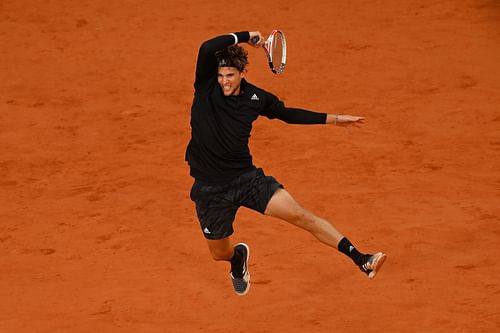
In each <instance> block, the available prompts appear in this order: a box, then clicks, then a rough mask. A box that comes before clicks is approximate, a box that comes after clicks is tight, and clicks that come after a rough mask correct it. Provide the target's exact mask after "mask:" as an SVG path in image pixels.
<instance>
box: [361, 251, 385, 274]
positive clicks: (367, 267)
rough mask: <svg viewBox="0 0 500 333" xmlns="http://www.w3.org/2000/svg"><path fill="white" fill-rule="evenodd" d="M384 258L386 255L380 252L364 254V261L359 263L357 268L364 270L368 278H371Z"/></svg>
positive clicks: (380, 266)
mask: <svg viewBox="0 0 500 333" xmlns="http://www.w3.org/2000/svg"><path fill="white" fill-rule="evenodd" d="M385 259H387V256H386V255H385V254H384V253H382V252H378V253H375V254H367V255H365V256H364V263H363V264H361V265H359V269H361V271H362V272H365V273H366V275H368V278H369V279H373V278H374V277H375V275H377V273H378V271H380V268H382V265H383V264H384V261H385Z"/></svg>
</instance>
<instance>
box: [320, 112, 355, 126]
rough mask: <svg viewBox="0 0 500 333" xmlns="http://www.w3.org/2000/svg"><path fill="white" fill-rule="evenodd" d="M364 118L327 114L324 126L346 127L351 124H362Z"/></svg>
mask: <svg viewBox="0 0 500 333" xmlns="http://www.w3.org/2000/svg"><path fill="white" fill-rule="evenodd" d="M364 120H365V117H360V116H352V115H349V114H327V115H326V120H325V124H332V125H337V126H348V125H352V124H362V123H363V122H364Z"/></svg>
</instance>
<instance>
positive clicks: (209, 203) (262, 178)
mask: <svg viewBox="0 0 500 333" xmlns="http://www.w3.org/2000/svg"><path fill="white" fill-rule="evenodd" d="M282 187H283V186H282V185H281V184H280V183H278V181H276V179H274V177H271V176H266V175H265V174H264V172H263V171H262V169H255V170H252V171H250V172H248V173H245V174H243V175H241V176H239V177H238V178H236V179H234V180H232V181H231V182H229V183H227V184H221V185H213V184H206V183H203V182H201V181H198V180H195V182H194V184H193V187H192V188H191V200H193V201H194V202H195V204H196V213H197V215H198V220H199V221H200V225H201V230H202V231H203V235H205V238H207V239H222V238H226V237H228V236H230V235H232V234H233V221H234V218H235V216H236V212H237V210H238V208H239V207H241V206H243V207H247V208H250V209H252V210H255V211H257V212H259V213H261V214H264V211H265V210H266V207H267V204H268V203H269V200H271V197H272V196H273V194H274V192H276V190H277V189H278V188H282Z"/></svg>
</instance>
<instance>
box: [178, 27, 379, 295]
mask: <svg viewBox="0 0 500 333" xmlns="http://www.w3.org/2000/svg"><path fill="white" fill-rule="evenodd" d="M256 36H257V37H259V38H258V40H259V42H257V43H255V44H252V43H251V42H250V39H251V38H253V37H256ZM262 40H263V39H262V35H261V34H260V32H248V31H242V32H236V33H231V34H227V35H221V36H217V37H215V38H213V39H210V40H208V41H206V42H204V43H203V44H202V45H201V47H200V49H199V53H198V60H197V64H196V77H195V82H194V88H195V93H194V100H193V104H192V107H191V140H190V142H189V144H188V146H187V149H186V161H187V162H188V164H189V166H190V174H191V176H192V177H193V178H194V183H193V186H192V188H191V194H190V196H191V200H193V201H194V203H195V205H196V213H197V215H198V219H199V222H200V226H201V231H202V232H203V234H204V236H205V238H206V240H207V244H208V248H209V250H210V253H211V255H212V257H213V259H214V260H217V261H228V262H229V263H230V264H231V270H230V277H231V280H232V284H233V287H234V291H235V292H236V294H238V295H245V294H246V293H247V292H248V290H249V288H250V273H249V271H248V260H249V256H250V248H249V246H248V245H247V244H244V243H238V244H234V245H233V242H232V240H231V235H232V233H233V222H234V219H235V215H236V212H237V210H238V208H239V207H241V206H243V207H247V208H249V209H252V210H255V211H257V212H259V213H261V214H264V215H267V216H273V217H276V218H279V219H282V220H285V221H287V222H289V223H291V224H293V225H295V226H297V227H299V228H302V229H304V230H306V231H309V232H310V233H311V234H312V235H314V236H315V237H316V238H317V239H318V240H320V241H321V242H323V243H325V244H326V245H328V246H330V247H332V248H335V249H338V250H339V251H340V252H342V253H343V254H345V255H347V256H348V257H349V258H351V259H352V260H353V262H354V263H355V264H356V265H357V266H358V267H359V268H360V269H361V271H363V272H364V273H366V274H367V275H368V277H369V278H373V277H374V276H375V275H376V274H377V272H378V270H379V269H380V267H381V266H382V264H383V263H384V260H385V258H386V256H385V254H383V253H381V252H378V253H375V254H365V253H361V252H359V251H358V250H357V249H356V248H355V247H354V245H352V244H351V242H350V241H349V240H348V239H347V238H346V237H344V235H342V234H341V233H340V232H339V231H338V230H337V229H336V228H335V227H334V226H333V225H332V224H330V223H329V222H328V221H326V220H324V219H323V218H321V217H318V216H316V215H315V214H313V213H312V212H310V211H308V210H306V209H305V208H303V207H302V206H301V205H300V204H299V203H297V201H296V200H295V199H294V198H293V197H292V196H291V195H290V193H288V192H287V191H286V190H285V189H284V188H283V185H281V184H280V183H279V182H278V181H277V180H276V179H275V178H273V177H271V176H267V175H265V174H264V171H263V170H262V169H261V168H257V167H256V166H255V165H254V164H253V162H252V156H251V155H250V151H249V147H248V140H249V137H250V131H251V129H252V123H253V121H255V120H256V119H257V118H258V117H259V116H264V117H267V118H269V119H275V118H277V119H279V120H282V121H284V122H286V123H289V124H335V125H344V126H347V125H351V124H355V123H361V122H362V121H363V119H364V118H363V117H357V116H351V115H336V114H326V113H319V112H312V111H308V110H304V109H299V108H290V107H286V106H285V105H284V103H283V102H282V101H280V100H279V99H278V98H277V97H276V96H274V95H273V94H271V93H269V92H267V91H265V90H263V89H260V88H258V87H256V86H254V85H253V84H251V83H250V82H248V81H246V80H245V74H246V65H247V64H248V59H247V55H248V53H247V52H246V51H245V49H243V48H242V47H241V46H239V45H238V44H241V43H248V44H249V45H251V46H254V47H259V46H261V45H262V43H263V41H262Z"/></svg>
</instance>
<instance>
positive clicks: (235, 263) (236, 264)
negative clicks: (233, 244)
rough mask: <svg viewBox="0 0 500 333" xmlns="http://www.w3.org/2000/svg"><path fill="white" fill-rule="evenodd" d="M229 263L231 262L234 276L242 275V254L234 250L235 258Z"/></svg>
mask: <svg viewBox="0 0 500 333" xmlns="http://www.w3.org/2000/svg"><path fill="white" fill-rule="evenodd" d="M229 261H230V262H231V272H233V275H235V274H237V275H238V274H241V267H242V266H243V256H242V255H241V253H239V252H238V251H236V250H234V254H233V257H232V258H231V259H230V260H229Z"/></svg>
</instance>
